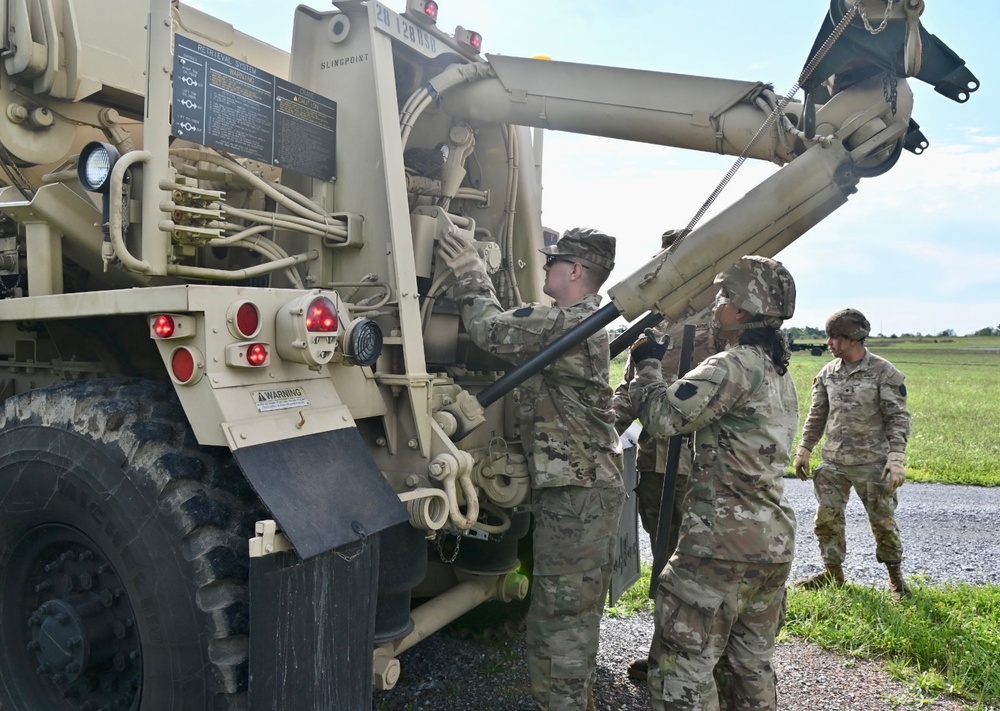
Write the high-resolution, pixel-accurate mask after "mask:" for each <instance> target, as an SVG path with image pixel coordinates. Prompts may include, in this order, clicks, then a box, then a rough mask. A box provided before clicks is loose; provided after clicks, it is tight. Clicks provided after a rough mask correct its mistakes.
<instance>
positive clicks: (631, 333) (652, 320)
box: [611, 311, 663, 358]
mask: <svg viewBox="0 0 1000 711" xmlns="http://www.w3.org/2000/svg"><path fill="white" fill-rule="evenodd" d="M662 320H663V317H662V316H661V315H660V314H658V313H656V312H655V311H650V312H649V313H647V314H646V315H645V316H643V317H642V318H640V319H639V320H638V321H636V322H634V323H633V324H632V325H631V326H629V327H628V328H626V329H625V330H624V331H622V332H621V333H619V334H618V336H617V337H615V340H613V341H611V357H612V358H615V357H616V356H617V355H618V354H619V353H621V352H622V351H624V350H625V349H626V348H628V347H629V346H631V345H632V344H633V343H635V339H637V338H638V337H639V336H640V335H641V334H642V332H643V331H645V330H646V329H647V328H652V327H653V326H655V325H656V324H658V323H659V322H660V321H662Z"/></svg>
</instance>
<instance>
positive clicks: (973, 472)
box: [609, 337, 1000, 711]
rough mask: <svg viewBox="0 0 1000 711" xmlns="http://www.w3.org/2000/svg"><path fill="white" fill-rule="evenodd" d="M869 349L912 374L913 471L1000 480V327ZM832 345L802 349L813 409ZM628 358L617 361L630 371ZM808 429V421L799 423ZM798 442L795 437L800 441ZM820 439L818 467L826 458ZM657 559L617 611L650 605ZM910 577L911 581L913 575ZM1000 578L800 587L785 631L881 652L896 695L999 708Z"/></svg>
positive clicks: (617, 375)
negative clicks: (905, 691) (999, 332)
mask: <svg viewBox="0 0 1000 711" xmlns="http://www.w3.org/2000/svg"><path fill="white" fill-rule="evenodd" d="M868 346H869V348H870V349H871V350H872V351H873V352H875V353H877V354H879V355H881V356H883V357H884V358H888V359H889V360H890V361H892V362H893V363H894V364H895V365H896V367H898V368H899V369H900V370H901V371H903V373H904V374H905V375H906V383H907V389H908V391H909V392H908V404H909V408H910V413H911V414H912V416H913V426H912V431H911V434H910V443H909V446H908V448H907V475H908V477H909V479H910V480H911V481H926V482H939V483H946V484H966V485H980V486H1000V438H998V437H997V436H996V430H997V423H998V422H1000V338H996V337H986V338H969V337H966V338H947V339H944V338H940V339H935V338H922V339H905V340H904V339H871V340H870V341H869V343H868ZM829 360H830V356H829V355H828V354H824V355H822V356H812V355H810V354H809V353H808V352H806V351H799V352H796V353H795V354H793V356H792V362H791V367H790V372H791V374H792V377H793V379H794V380H795V386H796V389H797V390H798V393H799V408H800V411H801V417H802V418H803V419H804V418H805V416H806V413H807V412H808V411H809V402H810V393H811V391H812V379H813V377H814V376H815V375H816V373H817V372H819V369H820V368H821V367H822V366H823V365H824V364H826V363H827V362H829ZM624 368H625V357H624V356H619V358H616V359H615V360H614V361H612V364H611V384H612V386H617V385H618V383H620V382H621V378H622V373H623V372H624ZM800 434H801V431H800ZM795 446H798V441H796V443H795ZM819 449H820V447H816V449H815V450H814V456H813V466H816V465H818V464H819V462H820V458H819ZM650 572H651V571H650V567H649V566H643V578H642V579H641V580H640V581H639V582H638V583H636V584H635V585H634V586H633V587H632V589H631V590H629V591H628V592H627V593H626V594H625V595H623V596H622V598H621V600H620V601H619V602H618V605H617V606H616V607H615V608H612V609H610V610H609V614H612V615H618V616H621V615H628V614H632V613H634V612H636V611H638V610H643V609H649V607H648V605H649V603H650V601H649V600H648V597H647V594H648V591H649V575H650ZM911 584H912V581H911ZM998 629H1000V586H996V585H967V584H947V585H934V586H932V585H923V584H920V583H919V581H918V582H917V584H915V585H914V598H913V599H912V600H910V601H906V602H903V603H895V602H893V601H892V600H891V598H890V597H889V596H888V593H886V592H885V591H882V590H876V589H874V588H870V587H865V586H861V585H853V584H848V585H847V586H845V587H843V588H837V589H825V590H819V591H804V590H799V589H796V588H791V589H790V593H789V608H788V619H787V621H786V625H785V629H784V631H783V632H782V635H783V636H793V637H797V638H802V639H807V640H810V641H812V642H814V643H816V644H818V645H820V646H821V647H825V648H827V649H831V650H835V651H837V652H839V653H841V654H845V655H848V656H853V657H858V658H865V659H876V660H879V661H881V662H883V663H884V664H885V667H886V669H887V671H888V672H889V673H890V674H891V675H892V676H894V677H896V678H897V679H900V680H901V681H903V682H904V683H906V684H907V685H908V687H909V689H910V694H909V695H908V696H907V698H904V699H895V700H894V701H896V702H897V703H900V704H906V705H909V706H914V705H916V706H922V705H927V704H929V703H930V702H931V701H932V700H933V698H934V697H936V696H938V695H940V694H954V695H956V696H959V697H961V698H962V699H964V700H965V701H966V702H968V703H969V704H971V706H970V708H975V709H979V710H980V711H986V710H987V709H988V710H990V711H995V709H997V708H1000V633H998Z"/></svg>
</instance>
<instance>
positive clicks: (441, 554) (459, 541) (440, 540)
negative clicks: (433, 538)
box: [437, 534, 462, 564]
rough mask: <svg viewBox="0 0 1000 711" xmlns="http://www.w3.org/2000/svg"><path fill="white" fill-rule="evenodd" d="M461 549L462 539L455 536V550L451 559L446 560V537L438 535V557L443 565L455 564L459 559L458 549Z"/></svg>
mask: <svg viewBox="0 0 1000 711" xmlns="http://www.w3.org/2000/svg"><path fill="white" fill-rule="evenodd" d="M461 547H462V537H461V536H455V550H454V551H453V552H452V554H451V557H450V558H446V557H445V555H444V536H442V535H441V534H438V537H437V549H438V557H439V558H441V562H442V563H448V564H451V563H454V562H455V559H456V558H458V549H459V548H461Z"/></svg>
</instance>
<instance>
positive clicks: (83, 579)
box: [15, 528, 142, 711]
mask: <svg viewBox="0 0 1000 711" xmlns="http://www.w3.org/2000/svg"><path fill="white" fill-rule="evenodd" d="M67 533H68V532H67V531H66V530H65V529H62V530H61V531H55V530H53V529H51V528H50V529H49V530H48V531H47V532H46V531H38V530H36V534H37V535H36V536H32V537H31V539H32V540H29V541H24V540H22V543H26V544H27V545H26V550H25V551H24V552H25V553H26V554H27V555H26V556H25V557H21V556H18V557H17V558H15V559H20V561H22V566H23V567H22V568H21V573H22V574H23V577H22V578H21V579H22V581H23V585H22V590H24V594H23V596H22V598H21V599H22V605H23V607H22V610H23V611H24V612H23V613H22V614H23V615H24V617H23V618H22V619H24V620H25V628H26V629H27V631H28V636H27V644H26V645H25V647H24V648H25V652H26V657H25V659H24V664H25V666H26V667H27V668H30V669H33V670H34V672H35V674H36V680H37V684H40V685H42V686H43V687H44V686H48V688H49V689H52V686H51V685H54V686H55V689H53V691H54V692H55V693H56V695H57V696H61V697H62V698H63V699H64V700H65V701H66V702H68V704H69V705H68V706H67V707H66V708H69V709H81V710H83V711H91V710H93V711H98V710H99V709H132V708H134V707H135V706H136V704H137V699H138V690H139V684H140V680H141V669H142V664H141V655H140V652H139V649H140V646H139V640H138V637H137V634H136V630H135V616H134V613H133V611H132V606H131V604H130V603H129V600H128V596H127V595H126V594H125V591H124V586H123V583H122V581H121V578H120V577H119V575H118V573H117V572H116V571H115V570H114V568H113V566H111V565H110V564H109V563H108V562H106V561H105V560H103V558H102V557H101V556H100V555H99V554H98V553H97V552H95V550H94V549H93V548H92V547H91V546H90V545H89V541H88V542H86V543H85V542H84V540H85V539H82V537H81V536H78V535H73V534H70V535H67ZM26 557H28V558H34V560H33V561H29V560H26V559H25V558H26ZM26 670H27V669H26Z"/></svg>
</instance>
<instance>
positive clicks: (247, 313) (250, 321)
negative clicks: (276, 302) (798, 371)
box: [236, 301, 260, 338]
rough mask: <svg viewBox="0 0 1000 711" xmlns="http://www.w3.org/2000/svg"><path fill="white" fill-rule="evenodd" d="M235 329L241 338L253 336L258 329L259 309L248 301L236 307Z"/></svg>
mask: <svg viewBox="0 0 1000 711" xmlns="http://www.w3.org/2000/svg"><path fill="white" fill-rule="evenodd" d="M236 330H237V331H239V333H240V335H241V336H243V338H253V337H254V336H255V335H257V331H259V330H260V311H259V310H258V309H257V307H256V306H255V305H254V304H251V303H250V302H249V301H245V302H243V303H242V304H240V306H239V308H238V309H236Z"/></svg>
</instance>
